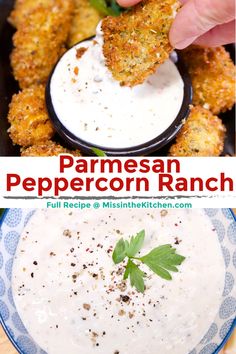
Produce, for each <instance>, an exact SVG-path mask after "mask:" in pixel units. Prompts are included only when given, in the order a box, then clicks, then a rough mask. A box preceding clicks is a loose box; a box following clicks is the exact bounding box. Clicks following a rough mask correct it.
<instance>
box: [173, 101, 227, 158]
mask: <svg viewBox="0 0 236 354" xmlns="http://www.w3.org/2000/svg"><path fill="white" fill-rule="evenodd" d="M225 132H226V129H225V126H224V125H223V124H222V121H221V119H220V118H218V117H217V116H214V115H213V114H212V113H211V112H210V111H208V110H206V109H204V108H202V107H200V106H196V107H193V108H192V109H191V113H190V115H189V117H188V119H187V121H186V123H185V124H184V126H183V128H182V130H181V131H180V133H179V134H178V135H177V138H176V143H175V144H174V145H172V146H171V148H170V152H169V155H170V156H219V155H220V154H221V153H222V151H223V148H224V138H225Z"/></svg>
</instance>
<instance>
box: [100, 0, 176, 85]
mask: <svg viewBox="0 0 236 354" xmlns="http://www.w3.org/2000/svg"><path fill="white" fill-rule="evenodd" d="M179 6H180V5H179V1H178V0H144V1H142V2H141V3H140V4H138V5H136V6H134V7H133V8H132V9H131V10H130V11H128V12H125V13H122V14H121V15H120V16H118V17H110V16H109V17H106V18H105V19H104V20H103V21H102V31H103V35H104V45H103V53H104V56H105V59H106V65H107V67H108V68H109V69H110V70H111V72H112V75H113V77H114V78H115V79H116V80H118V81H120V83H121V85H126V86H134V85H138V84H141V83H142V82H143V81H144V80H145V79H146V78H147V77H148V76H149V75H151V74H153V73H154V72H155V71H156V68H157V67H158V66H159V65H160V64H162V63H163V62H164V61H165V60H166V59H167V58H168V57H169V54H170V53H171V51H172V47H171V45H170V42H169V30H170V27H171V24H172V22H173V20H174V18H175V15H176V12H177V10H178V9H179Z"/></svg>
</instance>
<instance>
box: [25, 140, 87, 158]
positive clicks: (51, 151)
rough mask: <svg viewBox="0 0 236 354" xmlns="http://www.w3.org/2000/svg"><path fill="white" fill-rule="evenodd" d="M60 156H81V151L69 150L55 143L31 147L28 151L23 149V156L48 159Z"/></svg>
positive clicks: (48, 142) (49, 142)
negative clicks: (47, 157)
mask: <svg viewBox="0 0 236 354" xmlns="http://www.w3.org/2000/svg"><path fill="white" fill-rule="evenodd" d="M60 154H71V155H73V156H80V151H79V150H74V151H73V150H68V149H66V148H64V147H62V146H61V145H59V144H57V143H55V142H54V141H47V142H45V143H44V144H40V145H34V146H30V147H29V148H26V149H24V148H23V149H21V156H28V157H35V156H37V157H46V156H58V155H60Z"/></svg>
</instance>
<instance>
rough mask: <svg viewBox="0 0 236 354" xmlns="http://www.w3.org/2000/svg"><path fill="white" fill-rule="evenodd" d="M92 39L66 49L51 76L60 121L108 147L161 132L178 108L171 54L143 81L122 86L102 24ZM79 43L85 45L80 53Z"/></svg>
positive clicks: (78, 134) (177, 77)
mask: <svg viewBox="0 0 236 354" xmlns="http://www.w3.org/2000/svg"><path fill="white" fill-rule="evenodd" d="M95 40H96V42H94V41H93V40H91V41H86V42H83V43H80V44H78V45H76V46H75V47H73V48H72V49H70V50H69V51H68V52H67V53H66V54H65V55H64V56H63V57H62V59H61V60H60V62H59V63H58V65H57V67H56V69H55V71H54V74H53V76H52V79H51V86H50V92H51V99H52V104H53V108H54V111H55V113H56V115H57V117H58V119H59V120H60V121H61V123H62V124H63V125H64V126H65V127H66V128H67V129H68V130H69V131H70V132H71V133H73V134H74V135H75V136H76V137H78V138H81V139H83V140H84V141H87V142H89V143H91V146H94V145H95V144H96V145H100V146H103V147H109V148H125V147H133V146H137V145H140V144H143V143H145V142H148V141H150V140H152V139H154V138H156V137H157V136H159V135H160V134H161V133H163V132H164V131H165V130H166V129H167V128H168V127H169V126H170V125H171V124H172V122H173V121H174V119H175V118H176V116H177V114H178V113H179V111H180V108H181V105H182V102H183V95H184V91H183V88H184V85H183V80H182V78H181V75H180V73H179V71H178V69H177V67H176V65H175V64H174V63H173V62H172V61H171V60H170V59H169V60H167V61H166V62H165V63H164V64H163V65H161V66H160V67H159V68H158V69H157V72H156V73H155V74H154V75H152V76H150V77H149V78H148V79H147V80H146V81H145V82H144V83H143V84H142V85H138V86H135V87H133V88H129V87H121V86H120V84H119V82H118V81H116V80H114V79H113V78H112V75H111V73H110V71H109V70H108V69H107V67H106V66H105V64H104V63H105V60H104V56H103V53H102V44H103V37H102V32H101V30H100V26H99V27H98V30H97V36H96V38H95ZM79 48H87V51H86V52H85V53H84V54H83V55H82V57H81V58H80V59H78V58H77V57H76V53H77V50H78V49H79Z"/></svg>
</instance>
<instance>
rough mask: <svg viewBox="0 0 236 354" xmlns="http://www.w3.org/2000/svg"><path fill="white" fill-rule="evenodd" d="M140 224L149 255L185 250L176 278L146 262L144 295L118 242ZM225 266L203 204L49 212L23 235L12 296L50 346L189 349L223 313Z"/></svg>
mask: <svg viewBox="0 0 236 354" xmlns="http://www.w3.org/2000/svg"><path fill="white" fill-rule="evenodd" d="M141 229H145V231H146V238H145V242H144V246H143V248H142V251H141V253H142V254H143V255H144V254H146V253H148V252H149V251H150V250H151V249H152V248H154V247H157V246H159V245H162V244H166V243H171V244H172V245H175V247H176V249H177V252H178V253H179V254H181V255H183V256H185V257H186V259H185V261H184V262H183V263H182V265H181V266H180V267H179V270H180V271H179V272H178V273H172V275H173V280H171V281H166V280H163V279H161V278H159V277H158V276H157V275H155V274H153V273H152V272H151V271H149V270H148V268H147V267H145V271H146V272H147V278H145V284H146V287H147V288H146V290H145V292H144V294H141V293H138V292H137V291H136V290H135V288H131V286H130V283H129V281H125V282H124V281H122V279H123V268H122V264H121V265H114V263H113V261H112V248H113V246H114V245H115V244H116V242H117V240H118V239H119V238H121V236H123V237H124V238H128V237H129V236H131V235H134V234H136V233H137V232H139V231H140V230H141ZM224 267H225V266H224V261H223V257H222V254H221V249H220V246H219V242H218V239H217V234H216V231H215V230H214V228H213V226H212V224H211V222H210V220H209V219H208V217H207V216H206V215H205V214H204V212H203V211H201V210H192V211H187V210H178V211H176V210H169V211H168V213H167V214H166V215H165V213H163V212H161V211H160V210H159V211H158V210H153V209H148V210H113V211H111V210H109V211H108V210H98V211H97V210H96V211H95V210H87V211H68V210H67V211H66V210H57V211H55V210H41V211H37V212H36V213H35V214H34V216H33V217H32V218H31V219H30V221H29V222H28V224H27V226H26V228H25V229H24V231H23V233H22V235H21V238H20V241H19V245H18V248H17V252H16V257H15V260H14V265H13V275H12V286H13V297H14V301H15V304H16V307H17V310H18V312H19V315H20V317H21V319H22V321H23V323H24V325H25V326H26V328H27V330H28V331H29V333H30V334H31V335H32V337H33V338H34V340H35V341H36V342H37V343H38V344H39V345H40V346H41V347H42V348H43V349H44V350H45V351H46V352H47V353H49V354H65V353H69V354H78V353H83V354H93V353H99V354H115V353H116V354H117V353H119V354H131V353H136V354H157V353H165V354H187V353H188V352H189V351H190V350H191V349H193V347H194V346H195V345H197V344H198V342H199V341H200V340H201V339H202V337H203V335H204V334H205V333H206V331H207V330H208V328H209V326H210V324H211V323H212V321H214V318H215V315H216V313H217V310H218V308H219V304H220V299H221V295H222V290H223V286H224ZM142 269H143V270H144V268H142Z"/></svg>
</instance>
